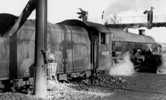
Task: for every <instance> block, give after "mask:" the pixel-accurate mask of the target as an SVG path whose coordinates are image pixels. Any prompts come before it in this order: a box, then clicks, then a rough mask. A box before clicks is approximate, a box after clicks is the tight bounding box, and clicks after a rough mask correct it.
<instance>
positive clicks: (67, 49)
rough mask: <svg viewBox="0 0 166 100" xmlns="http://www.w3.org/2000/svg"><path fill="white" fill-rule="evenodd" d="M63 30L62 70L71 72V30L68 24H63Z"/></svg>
mask: <svg viewBox="0 0 166 100" xmlns="http://www.w3.org/2000/svg"><path fill="white" fill-rule="evenodd" d="M65 29H66V30H65V32H64V40H63V42H64V44H63V50H62V53H63V72H64V73H71V72H72V69H73V68H72V65H73V56H72V55H73V51H72V48H73V47H72V46H73V44H72V41H71V38H72V35H71V33H72V31H71V28H70V27H69V26H65Z"/></svg>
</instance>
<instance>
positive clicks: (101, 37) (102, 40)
mask: <svg viewBox="0 0 166 100" xmlns="http://www.w3.org/2000/svg"><path fill="white" fill-rule="evenodd" d="M100 43H101V44H106V34H105V33H101V34H100Z"/></svg>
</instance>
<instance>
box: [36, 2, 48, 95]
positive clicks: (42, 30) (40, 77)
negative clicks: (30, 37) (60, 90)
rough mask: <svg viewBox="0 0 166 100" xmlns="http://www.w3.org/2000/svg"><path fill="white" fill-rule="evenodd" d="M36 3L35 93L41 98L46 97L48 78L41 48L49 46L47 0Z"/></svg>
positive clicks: (44, 48)
mask: <svg viewBox="0 0 166 100" xmlns="http://www.w3.org/2000/svg"><path fill="white" fill-rule="evenodd" d="M36 3H37V8H36V36H35V67H36V68H35V69H36V73H35V95H36V96H37V97H39V98H46V96H47V79H46V72H45V71H46V70H45V68H44V66H43V65H44V59H43V55H42V53H41V50H46V48H47V46H46V44H47V43H46V42H47V0H37V2H36Z"/></svg>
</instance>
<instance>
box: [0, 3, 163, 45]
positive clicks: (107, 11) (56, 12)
mask: <svg viewBox="0 0 166 100" xmlns="http://www.w3.org/2000/svg"><path fill="white" fill-rule="evenodd" d="M27 2H28V0H3V1H2V0H1V3H0V13H10V14H14V15H17V16H19V15H20V13H21V11H22V10H23V8H24V7H25V5H26V3H27ZM165 4H166V0H48V21H49V22H51V23H57V22H60V21H63V20H66V19H73V18H74V19H77V18H78V15H77V14H76V12H78V11H79V10H78V8H83V9H84V10H86V11H88V20H89V21H93V22H98V23H103V22H104V21H107V20H108V19H109V18H110V17H111V15H116V16H118V18H119V19H120V22H121V23H126V22H145V21H146V16H145V15H143V13H142V12H143V11H144V10H146V9H149V8H150V6H153V7H154V8H155V9H154V14H155V18H154V21H155V22H158V21H161V22H163V21H166V7H165ZM103 11H104V20H102V19H101V15H102V12H103ZM30 18H31V19H34V18H35V11H34V12H33V13H32V14H31V16H30ZM136 30H137V29H132V30H131V32H136ZM146 34H148V35H150V36H152V37H154V38H155V40H156V41H157V42H165V43H166V38H165V36H166V28H152V29H151V30H146Z"/></svg>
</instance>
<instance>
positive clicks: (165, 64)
mask: <svg viewBox="0 0 166 100" xmlns="http://www.w3.org/2000/svg"><path fill="white" fill-rule="evenodd" d="M157 74H166V53H164V54H163V55H162V65H161V66H160V67H159V68H158V69H157Z"/></svg>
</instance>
